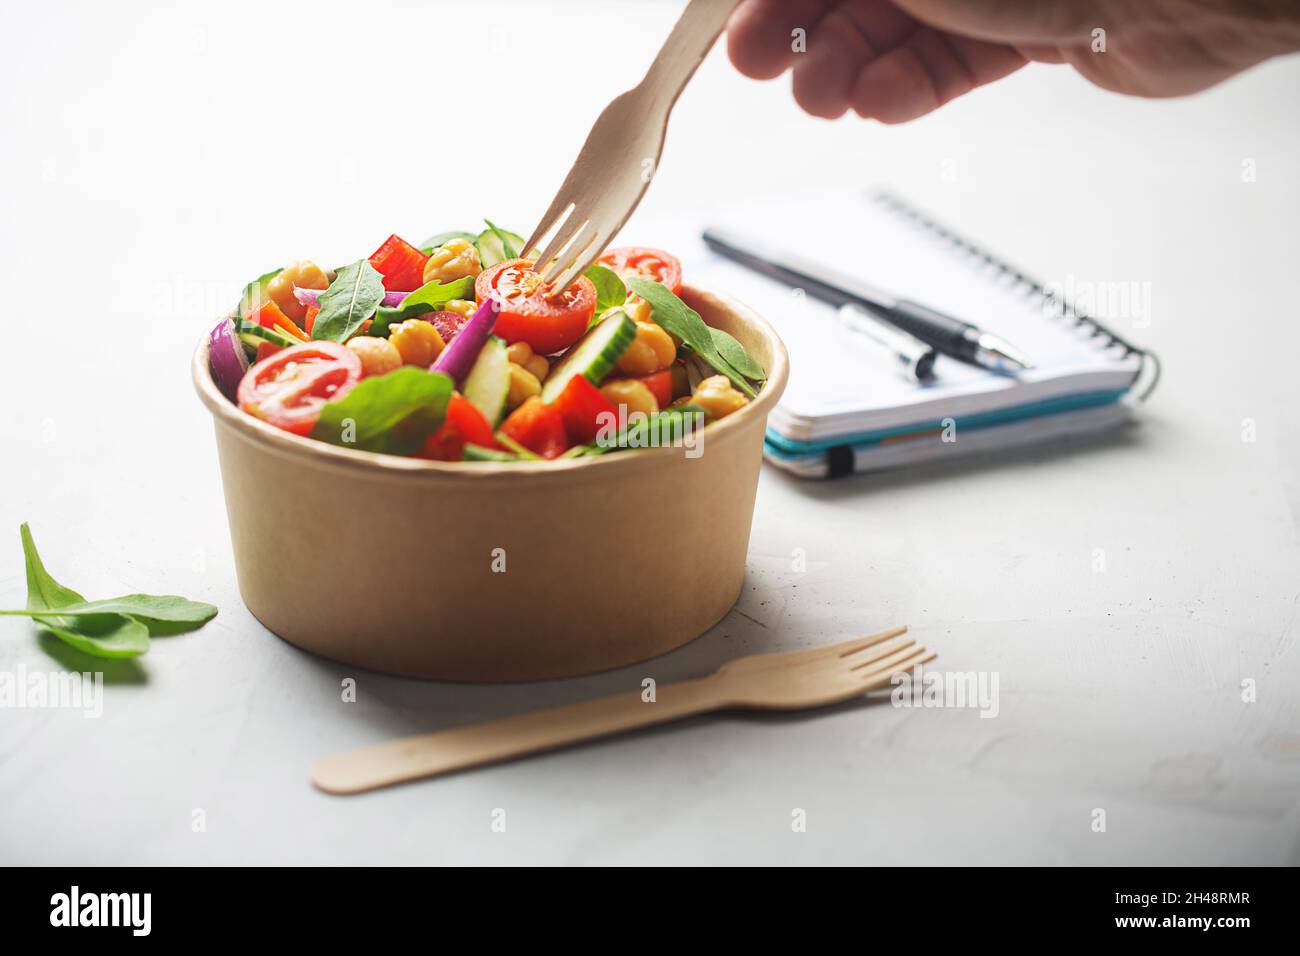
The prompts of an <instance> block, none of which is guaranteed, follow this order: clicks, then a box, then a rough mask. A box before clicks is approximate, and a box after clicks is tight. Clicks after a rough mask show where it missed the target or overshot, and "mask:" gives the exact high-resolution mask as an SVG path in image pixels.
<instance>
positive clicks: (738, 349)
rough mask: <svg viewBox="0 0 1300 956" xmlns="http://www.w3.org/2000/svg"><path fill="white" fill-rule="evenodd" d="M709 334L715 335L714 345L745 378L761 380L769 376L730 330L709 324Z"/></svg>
mask: <svg viewBox="0 0 1300 956" xmlns="http://www.w3.org/2000/svg"><path fill="white" fill-rule="evenodd" d="M709 334H711V335H712V336H713V347H714V348H716V349H717V350H718V354H719V355H721V356H722V357H723V358H724V359H726V361H727V364H728V365H730V366H731V367H732V368H734V369H735V370H736V371H737V372H739V373H740V374H741V375H743V376H745V378H748V379H753V380H754V381H756V382H761V381H763V380H764V379H766V378H767V372H766V371H764V369H763V366H761V365H759V364H758V362H756V361H754V358H753V356H751V355H750V354H749V353H748V352H746V351H745V347H744V346H743V345H741V344H740V343H739V342H737V341H736V337H735V336H733V335H732V334H731V333H730V332H724V331H723V330H722V329H715V328H714V327H713V326H709Z"/></svg>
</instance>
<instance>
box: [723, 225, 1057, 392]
mask: <svg viewBox="0 0 1300 956" xmlns="http://www.w3.org/2000/svg"><path fill="white" fill-rule="evenodd" d="M704 243H705V245H707V246H708V247H709V248H710V249H712V250H713V251H714V252H717V253H718V254H719V255H722V256H726V257H727V258H728V259H732V260H734V261H736V262H739V263H740V264H741V265H743V266H747V267H748V268H750V269H753V270H754V271H755V272H758V273H761V274H762V275H765V276H768V277H770V278H773V279H776V280H778V281H780V282H784V283H785V284H787V285H790V286H795V287H797V288H802V289H805V290H807V292H808V294H809V295H811V296H813V297H815V298H818V299H821V300H822V301H823V302H829V303H830V304H831V305H834V306H843V305H848V304H852V305H858V306H865V307H866V308H868V309H869V310H871V311H872V312H873V313H875V314H876V315H879V316H880V317H881V318H883V319H885V320H886V321H888V322H889V323H890V324H892V325H894V326H897V327H898V328H900V329H902V330H904V331H906V332H909V333H911V334H912V335H914V336H916V337H917V338H919V339H921V340H922V341H924V342H928V343H929V344H930V345H932V346H934V348H935V349H936V350H937V351H939V352H941V353H942V354H944V355H947V356H950V357H952V358H955V359H958V360H959V361H962V362H966V363H968V364H970V365H978V366H980V367H982V368H988V369H994V370H997V371H1017V370H1020V369H1027V368H1033V363H1032V362H1030V360H1029V359H1028V357H1026V356H1025V355H1024V353H1022V352H1021V351H1020V350H1019V349H1017V348H1016V347H1015V346H1014V345H1012V344H1011V343H1010V342H1008V341H1007V340H1006V339H1004V338H1002V337H1001V336H999V335H994V334H993V333H992V332H986V331H984V330H983V329H981V328H980V327H979V326H977V325H975V324H973V323H971V322H964V321H962V320H961V319H958V318H955V317H954V316H951V315H948V314H946V313H944V312H939V311H937V310H935V309H931V308H929V307H928V306H924V305H921V304H920V303H919V302H912V301H911V300H909V299H901V298H898V297H897V296H893V295H890V294H889V293H888V292H885V291H884V290H882V289H878V288H876V287H874V286H872V285H869V284H868V283H865V282H863V281H861V280H860V279H857V278H855V277H853V276H849V275H844V274H843V273H840V272H836V271H835V270H833V269H830V268H828V267H826V266H823V265H822V264H821V263H818V262H813V261H812V260H810V259H806V258H804V257H802V256H799V255H796V254H794V253H789V252H785V251H782V250H779V249H774V248H772V247H770V246H767V245H765V244H763V243H761V242H754V241H752V240H749V239H741V238H739V237H737V236H735V235H733V234H731V233H729V232H728V231H726V230H723V229H714V228H709V229H705V230H704Z"/></svg>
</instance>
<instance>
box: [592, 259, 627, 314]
mask: <svg viewBox="0 0 1300 956" xmlns="http://www.w3.org/2000/svg"><path fill="white" fill-rule="evenodd" d="M583 275H585V276H586V277H587V278H588V279H590V280H591V284H592V285H594V286H595V287H596V314H595V315H593V316H592V321H593V322H594V321H595V320H596V319H597V318H599V317H600V316H602V315H604V314H605V312H606V311H607V310H609V309H612V308H615V307H616V306H620V305H622V304H623V303H624V302H626V301H627V286H625V285H624V284H623V280H622V278H621V277H620V276H619V274H618V273H617V272H615V271H614V270H613V269H607V268H605V267H604V266H602V265H601V264H600V263H599V262H595V263H592V264H591V265H590V266H588V267H587V271H586V272H584V273H583Z"/></svg>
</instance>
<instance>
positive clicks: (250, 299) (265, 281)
mask: <svg viewBox="0 0 1300 956" xmlns="http://www.w3.org/2000/svg"><path fill="white" fill-rule="evenodd" d="M283 271H284V270H283V269H275V270H273V271H271V272H268V273H266V275H261V276H258V277H257V278H256V279H254V280H253V281H252V282H250V283H248V285H246V286H244V292H243V294H242V295H241V296H240V297H239V305H238V306H236V313H237V314H238V316H239V318H241V319H242V318H243V317H244V316H246V315H248V313H250V312H253V311H255V310H257V309H260V308H261V307H262V306H264V305H265V304H266V303H267V302H268V301H269V300H270V296H268V295H267V294H266V287H267V286H268V285H270V283H271V280H272V279H274V278H275V277H276V276H278V275H279V274H280V273H281V272H283Z"/></svg>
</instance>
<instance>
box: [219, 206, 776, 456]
mask: <svg viewBox="0 0 1300 956" xmlns="http://www.w3.org/2000/svg"><path fill="white" fill-rule="evenodd" d="M487 227H488V228H487V229H485V230H484V231H482V232H480V233H477V234H475V233H470V232H449V233H442V234H440V235H436V236H433V237H430V238H429V239H427V240H425V241H424V242H422V243H420V244H419V245H413V244H411V243H409V242H406V241H405V240H403V239H401V238H399V237H398V236H395V235H394V236H390V237H389V238H388V239H386V240H385V241H384V242H383V244H382V245H380V247H379V248H378V249H377V250H376V251H375V252H374V254H373V255H371V256H369V257H368V258H365V259H360V260H358V261H356V262H353V263H351V264H350V265H346V266H343V267H341V268H339V269H337V270H333V271H330V272H327V271H325V270H324V269H321V268H320V267H319V266H317V265H316V264H315V263H313V262H309V261H300V262H295V263H293V264H292V265H289V266H286V267H285V268H283V269H276V270H274V271H272V272H268V273H267V274H265V275H263V276H260V277H259V278H257V279H255V280H253V281H252V282H250V283H248V285H247V286H246V287H245V288H244V292H243V295H242V296H241V298H240V301H239V305H238V308H237V309H236V310H235V313H234V315H233V316H232V317H229V318H226V319H224V320H222V321H221V322H220V323H219V324H218V325H217V326H216V328H214V329H213V330H212V332H211V335H210V336H209V357H210V363H211V371H212V377H213V380H214V381H215V382H216V384H217V386H218V388H219V389H220V390H221V392H222V393H223V394H224V395H225V396H226V397H227V398H229V399H230V400H231V401H232V402H234V403H235V404H237V405H238V406H239V407H240V408H241V409H242V410H243V411H244V412H246V413H248V414H249V415H253V416H255V417H256V418H259V419H261V420H262V421H265V422H267V423H268V424H270V425H273V426H275V427H277V428H281V429H284V430H285V431H288V432H292V433H293V434H295V435H302V436H307V437H311V438H314V439H316V440H319V441H323V442H328V443H330V444H334V445H340V446H343V447H351V448H359V449H363V450H367V451H377V452H383V453H387V454H395V455H404V456H409V457H417V458H426V459H433V460H437V461H493V462H510V461H524V460H528V461H536V460H553V459H563V458H578V457H585V456H589V455H601V454H605V453H607V452H611V451H616V450H618V449H621V448H640V447H646V446H649V445H655V444H664V443H669V441H668V440H667V436H671V437H672V438H673V439H675V440H680V437H681V436H682V435H683V434H688V433H690V432H691V431H693V430H694V429H697V428H703V427H705V426H706V425H707V424H708V423H710V422H713V421H716V420H718V419H721V418H725V417H726V416H727V415H730V414H732V413H733V412H736V411H738V410H739V409H741V408H743V407H744V406H745V405H747V404H748V403H749V402H750V401H751V400H752V399H753V398H754V397H755V395H756V394H757V389H759V388H761V387H762V383H763V381H764V379H765V377H766V375H765V371H764V369H763V368H762V366H761V365H759V363H758V362H756V361H755V360H754V359H753V357H751V356H750V355H749V353H748V352H747V351H746V350H745V348H744V347H743V346H742V345H741V344H740V342H738V341H737V340H736V339H735V338H734V337H733V336H731V335H729V334H727V333H726V332H724V331H722V330H721V329H715V328H712V327H710V326H709V325H707V324H705V322H704V320H703V319H702V318H701V317H700V315H699V313H697V312H695V311H694V310H693V309H691V308H690V307H689V306H687V305H686V303H685V302H683V301H682V300H681V299H680V298H679V297H678V295H679V293H680V292H681V286H682V270H681V264H680V263H679V262H678V260H677V259H676V258H675V257H674V256H672V255H671V254H669V253H667V252H664V251H662V250H659V249H650V248H640V247H629V248H618V249H611V250H609V251H608V252H606V253H605V254H604V255H603V256H601V257H600V259H599V260H598V261H597V263H596V264H594V265H592V266H591V268H589V269H588V270H587V271H586V273H585V274H584V275H581V276H579V277H578V278H577V279H576V280H575V281H574V282H573V283H572V284H571V285H570V286H568V287H567V288H565V289H553V288H549V287H546V286H544V285H543V282H542V275H541V272H539V271H538V270H537V269H535V268H534V266H535V265H536V263H535V261H534V259H533V258H530V257H528V256H526V255H521V251H522V250H523V246H524V241H523V240H522V239H521V238H520V237H519V236H518V235H516V234H515V233H512V232H508V231H506V230H504V229H500V228H499V227H497V226H496V225H494V224H493V223H491V222H487ZM672 443H676V441H673V442H672Z"/></svg>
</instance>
